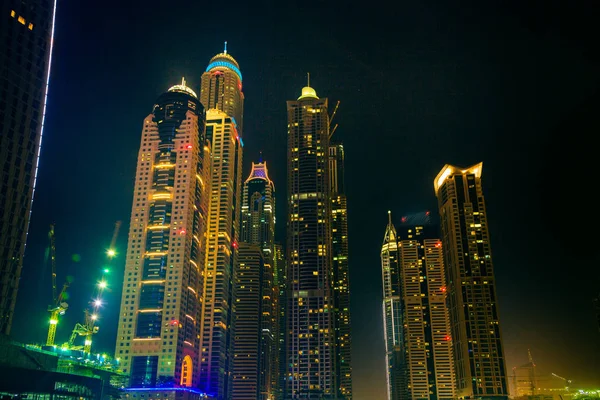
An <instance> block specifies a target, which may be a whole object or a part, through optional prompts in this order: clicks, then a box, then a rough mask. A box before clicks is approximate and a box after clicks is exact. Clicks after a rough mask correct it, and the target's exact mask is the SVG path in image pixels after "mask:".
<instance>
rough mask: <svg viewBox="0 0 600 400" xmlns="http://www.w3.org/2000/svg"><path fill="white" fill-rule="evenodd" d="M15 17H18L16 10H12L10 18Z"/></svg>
mask: <svg viewBox="0 0 600 400" xmlns="http://www.w3.org/2000/svg"><path fill="white" fill-rule="evenodd" d="M15 15H17V13H16V12H15V10H10V16H11V17H13V18H14V17H15Z"/></svg>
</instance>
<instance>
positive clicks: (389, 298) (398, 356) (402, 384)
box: [381, 211, 409, 400]
mask: <svg viewBox="0 0 600 400" xmlns="http://www.w3.org/2000/svg"><path fill="white" fill-rule="evenodd" d="M381 276H382V279H383V305H382V309H383V332H384V336H385V338H384V339H385V353H386V357H385V361H386V363H385V367H386V378H387V393H388V400H401V399H402V400H404V399H408V398H409V397H408V395H409V392H408V382H407V376H408V374H407V372H408V371H407V367H406V349H405V347H404V336H403V335H404V330H403V328H402V326H403V324H404V321H403V319H404V318H403V308H402V284H401V280H400V279H401V274H400V246H399V244H398V235H397V233H396V228H395V227H394V225H393V224H392V214H391V212H389V211H388V225H387V227H386V229H385V234H384V236H383V244H382V246H381Z"/></svg>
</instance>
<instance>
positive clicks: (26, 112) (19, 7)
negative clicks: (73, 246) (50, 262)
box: [0, 0, 56, 334]
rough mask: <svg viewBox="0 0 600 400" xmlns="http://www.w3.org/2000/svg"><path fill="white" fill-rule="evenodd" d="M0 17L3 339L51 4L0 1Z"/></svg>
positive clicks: (34, 156) (30, 185) (39, 119)
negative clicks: (0, 19) (0, 20)
mask: <svg viewBox="0 0 600 400" xmlns="http://www.w3.org/2000/svg"><path fill="white" fill-rule="evenodd" d="M0 15H1V18H2V23H1V24H0V88H1V89H0V334H9V333H10V328H11V325H12V319H13V312H14V308H15V302H16V300H17V290H18V287H19V278H20V276H21V268H22V266H23V254H24V252H25V242H26V241H27V230H28V228H29V217H30V214H31V203H32V200H33V194H34V190H35V183H36V177H37V168H38V161H39V157H40V149H41V146H42V131H43V127H44V117H45V115H46V99H47V95H48V81H49V79H50V64H51V60H52V43H53V36H54V21H55V15H56V0H31V1H28V2H26V3H25V2H17V1H2V2H1V3H0Z"/></svg>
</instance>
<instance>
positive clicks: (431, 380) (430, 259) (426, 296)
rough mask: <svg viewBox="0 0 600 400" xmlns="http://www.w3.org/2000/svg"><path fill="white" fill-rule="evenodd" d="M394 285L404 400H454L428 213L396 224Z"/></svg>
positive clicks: (442, 292)
mask: <svg viewBox="0 0 600 400" xmlns="http://www.w3.org/2000/svg"><path fill="white" fill-rule="evenodd" d="M397 232H398V244H399V248H400V282H401V285H402V290H401V293H402V316H403V320H404V323H403V335H402V337H403V338H404V347H405V352H406V368H407V371H408V377H407V380H408V391H409V398H410V399H415V400H417V399H431V400H438V399H440V400H442V399H448V400H451V399H455V398H456V395H455V377H454V360H453V357H452V341H451V336H450V335H451V333H450V319H449V316H448V308H447V307H446V277H445V275H444V256H443V249H442V242H441V240H440V239H439V233H438V230H437V226H436V225H434V224H432V223H431V218H430V213H429V212H421V213H417V214H414V215H411V216H405V217H402V223H401V224H400V225H398V231H397Z"/></svg>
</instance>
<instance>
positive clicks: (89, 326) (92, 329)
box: [66, 221, 121, 353]
mask: <svg viewBox="0 0 600 400" xmlns="http://www.w3.org/2000/svg"><path fill="white" fill-rule="evenodd" d="M120 227H121V221H117V222H116V223H115V229H114V232H113V236H112V240H111V243H110V247H109V248H108V250H107V251H106V256H107V258H108V264H109V265H110V262H111V261H112V259H113V258H114V257H115V256H116V255H117V252H116V250H115V244H116V242H117V236H118V234H119V228H120ZM108 273H110V268H108V267H106V268H103V269H102V274H101V278H100V280H99V281H98V282H97V284H96V286H95V290H94V293H93V295H92V300H91V302H90V306H91V307H90V308H88V309H86V310H85V311H84V315H85V318H84V323H83V324H82V323H79V322H78V323H77V324H75V328H73V331H72V332H71V336H70V338H69V341H68V343H67V344H66V347H67V348H69V349H73V350H78V349H83V351H84V352H85V353H90V352H91V350H92V335H95V334H96V333H98V330H99V327H98V326H96V322H97V321H98V318H99V316H100V308H101V307H103V306H104V301H103V300H102V294H103V293H104V291H105V290H106V289H107V288H108V283H107V280H106V275H107V274H108ZM78 336H83V337H84V338H85V339H84V342H83V346H74V343H75V339H76V338H77V337H78Z"/></svg>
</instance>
